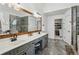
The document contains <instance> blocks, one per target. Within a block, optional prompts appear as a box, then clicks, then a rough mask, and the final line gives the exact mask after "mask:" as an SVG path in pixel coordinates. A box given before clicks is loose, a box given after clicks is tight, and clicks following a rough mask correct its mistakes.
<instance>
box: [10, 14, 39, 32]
mask: <svg viewBox="0 0 79 59" xmlns="http://www.w3.org/2000/svg"><path fill="white" fill-rule="evenodd" d="M9 21H10V30H11V33H16V32H30V31H36V30H40V26H41V25H40V24H41V23H40V20H39V19H37V18H35V17H33V16H23V17H19V16H15V15H10V17H9Z"/></svg>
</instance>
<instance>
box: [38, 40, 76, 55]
mask: <svg viewBox="0 0 79 59" xmlns="http://www.w3.org/2000/svg"><path fill="white" fill-rule="evenodd" d="M74 54H76V53H75V51H74V49H73V48H71V46H69V45H68V44H67V43H66V42H64V41H63V40H58V39H49V40H48V47H46V48H45V49H44V50H42V52H39V55H74Z"/></svg>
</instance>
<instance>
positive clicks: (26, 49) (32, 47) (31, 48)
mask: <svg viewBox="0 0 79 59" xmlns="http://www.w3.org/2000/svg"><path fill="white" fill-rule="evenodd" d="M38 43H40V50H42V49H44V48H45V47H46V46H47V45H48V34H46V35H44V36H42V37H40V38H37V39H35V40H33V41H31V42H28V43H26V44H24V45H21V46H19V47H17V48H15V49H13V50H11V51H8V52H6V53H4V54H3V55H35V54H36V53H35V52H36V50H37V49H38V47H37V48H36V44H38Z"/></svg>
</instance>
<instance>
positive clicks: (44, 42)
mask: <svg viewBox="0 0 79 59" xmlns="http://www.w3.org/2000/svg"><path fill="white" fill-rule="evenodd" d="M41 39H42V49H44V48H45V47H46V46H47V45H48V35H45V36H43V37H41Z"/></svg>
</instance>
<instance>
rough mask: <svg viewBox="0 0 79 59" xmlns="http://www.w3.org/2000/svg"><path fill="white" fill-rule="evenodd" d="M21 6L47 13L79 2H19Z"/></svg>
mask: <svg viewBox="0 0 79 59" xmlns="http://www.w3.org/2000/svg"><path fill="white" fill-rule="evenodd" d="M21 5H22V6H24V7H26V8H29V9H31V10H32V11H36V12H39V13H48V12H52V11H56V10H61V9H66V8H70V7H72V6H75V5H79V3H21Z"/></svg>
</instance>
